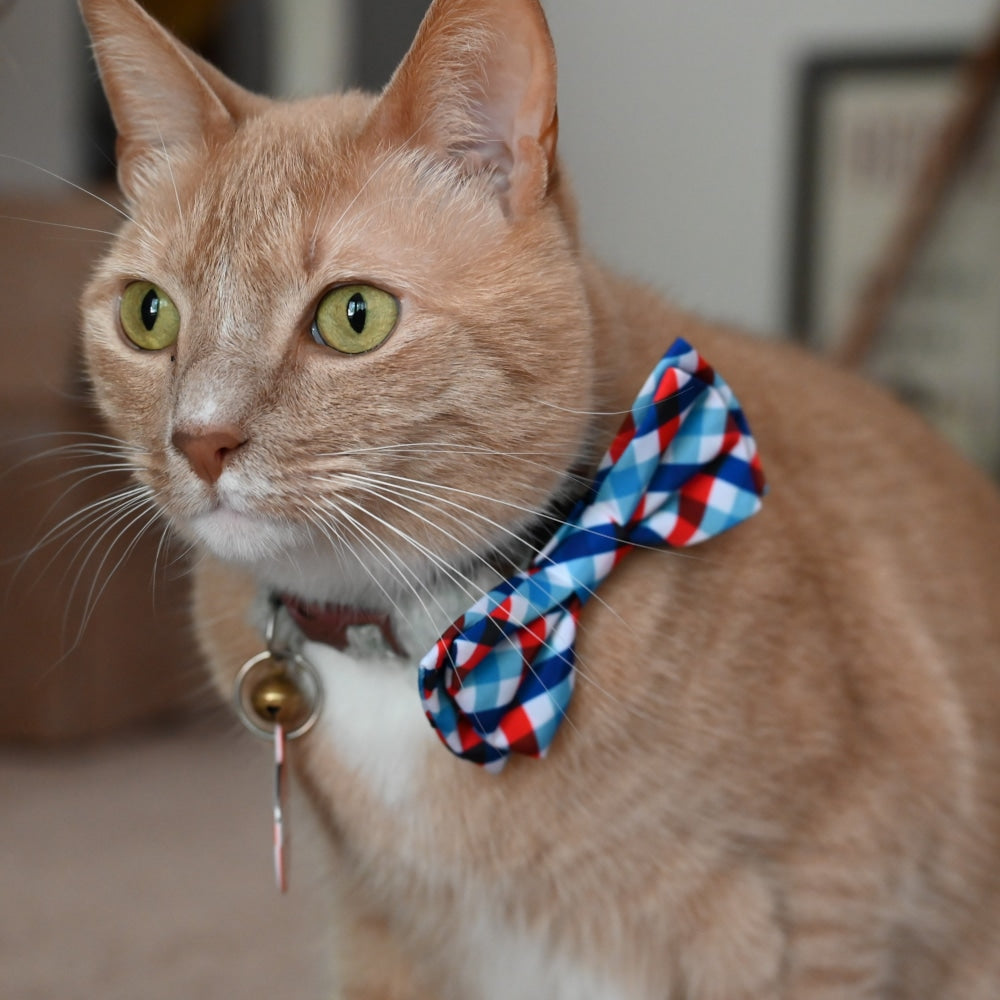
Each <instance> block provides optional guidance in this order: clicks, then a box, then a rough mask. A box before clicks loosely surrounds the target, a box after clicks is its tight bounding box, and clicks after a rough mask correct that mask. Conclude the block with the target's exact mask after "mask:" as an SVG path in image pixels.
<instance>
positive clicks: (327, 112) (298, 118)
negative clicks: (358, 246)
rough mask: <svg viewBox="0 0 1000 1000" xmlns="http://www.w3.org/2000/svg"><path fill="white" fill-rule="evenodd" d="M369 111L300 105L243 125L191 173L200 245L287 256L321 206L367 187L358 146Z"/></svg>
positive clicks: (345, 105) (360, 104)
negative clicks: (274, 250) (269, 249)
mask: <svg viewBox="0 0 1000 1000" xmlns="http://www.w3.org/2000/svg"><path fill="white" fill-rule="evenodd" d="M359 96H360V95H359ZM369 103H370V102H369V100H368V99H362V100H354V101H347V102H344V101H343V100H332V99H325V100H316V101H307V102H300V103H299V104H297V105H290V106H276V107H275V109H274V110H273V111H272V112H271V113H270V114H268V115H265V116H261V117H260V118H255V119H251V120H250V121H247V122H245V123H243V124H242V125H241V127H240V128H239V130H238V131H237V133H236V134H235V135H234V136H233V137H232V139H231V140H229V141H228V142H227V143H225V144H224V145H223V146H222V147H220V148H219V149H217V150H216V151H215V152H214V155H212V156H211V157H210V158H209V160H208V161H207V163H206V164H204V165H196V167H195V177H194V190H193V192H192V194H193V198H192V206H191V220H190V221H191V222H193V223H195V224H196V226H197V228H198V230H199V232H198V233H197V237H198V238H199V239H198V240H197V242H206V241H207V242H208V243H211V244H215V245H219V246H222V245H228V247H229V250H230V252H232V251H234V250H238V249H239V248H240V247H241V246H242V245H243V244H246V243H247V242H250V243H252V244H256V245H257V246H258V247H261V246H263V247H266V246H268V245H270V244H275V245H277V244H280V245H282V246H284V247H285V248H286V249H287V248H288V246H289V244H290V242H291V241H292V240H293V238H294V236H295V234H296V232H297V231H298V230H300V229H301V228H302V227H303V226H309V225H311V224H313V223H314V221H315V218H316V216H317V213H318V212H320V211H321V210H322V209H323V206H324V204H326V203H328V202H329V201H330V200H331V199H336V197H337V195H338V192H341V191H345V192H346V191H350V190H352V189H356V188H357V186H358V185H360V184H361V183H364V177H363V171H362V170H361V164H360V163H359V160H360V159H361V158H362V157H361V156H360V155H359V149H358V145H359V137H360V134H361V132H362V130H363V125H364V120H365V117H366V113H367V108H368V106H369ZM192 235H195V234H192Z"/></svg>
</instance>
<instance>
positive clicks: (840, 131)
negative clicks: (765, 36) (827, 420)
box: [786, 45, 1000, 474]
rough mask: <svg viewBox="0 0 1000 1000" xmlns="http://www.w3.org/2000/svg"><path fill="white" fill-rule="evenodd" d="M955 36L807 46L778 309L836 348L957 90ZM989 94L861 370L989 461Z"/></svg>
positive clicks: (997, 379)
mask: <svg viewBox="0 0 1000 1000" xmlns="http://www.w3.org/2000/svg"><path fill="white" fill-rule="evenodd" d="M962 57H963V50H962V48H961V47H959V46H957V45H953V46H940V47H935V48H933V49H895V50H884V51H871V50H869V51H863V52H847V53H845V52H834V53H817V54H815V55H814V56H812V57H811V58H809V59H808V60H807V61H805V63H804V64H803V66H802V69H801V71H800V79H799V88H798V94H799V108H798V119H797V149H796V160H795V165H794V178H795V181H794V195H793V197H794V201H793V206H792V212H791V216H792V232H791V234H790V237H791V238H790V240H789V246H790V248H791V256H790V259H789V264H788V281H787V289H788V295H787V305H786V321H787V325H788V328H789V329H791V330H793V331H794V332H795V334H796V335H797V336H798V337H799V339H800V340H802V341H803V342H804V343H805V344H806V345H808V346H809V347H811V348H812V349H814V350H816V351H817V352H819V353H823V354H833V355H835V354H837V353H838V348H839V347H840V346H842V344H841V338H842V336H843V333H844V329H845V325H846V323H847V320H848V318H849V315H850V312H851V310H852V307H853V305H854V304H855V302H856V300H857V297H858V296H859V295H860V293H861V290H862V288H863V287H864V284H865V280H866V279H867V277H868V276H869V274H870V272H871V268H872V267H873V265H874V264H875V263H876V262H877V260H878V259H879V255H880V254H881V253H882V252H883V250H884V247H885V243H886V240H887V238H888V236H889V234H890V232H891V230H892V227H893V226H894V224H895V223H896V222H897V221H898V218H899V216H900V213H901V211H902V210H903V207H904V205H905V204H906V199H907V198H908V197H909V196H910V193H911V191H912V188H913V182H914V179H915V177H916V175H917V172H918V170H919V169H920V167H921V165H922V163H923V160H924V158H925V156H926V153H927V150H928V148H929V147H930V145H931V143H932V142H933V141H934V140H935V139H936V138H937V137H938V136H939V135H940V129H941V125H942V122H943V121H944V119H945V117H946V115H947V114H948V113H949V112H950V111H951V109H952V108H953V107H954V104H955V100H956V97H957V96H958V93H959V72H958V70H959V67H960V65H961V61H962ZM994 232H995V233H997V234H1000V102H997V104H996V106H994V107H993V108H992V110H991V112H990V115H989V118H988V121H987V125H986V128H985V129H984V130H983V133H982V135H981V136H980V140H979V142H978V143H977V145H976V147H975V148H974V150H973V152H972V154H971V156H970V157H969V159H968V161H967V162H966V163H965V164H963V166H962V168H961V170H960V171H959V173H958V174H957V176H956V178H955V180H954V183H953V184H952V185H951V187H950V188H949V190H948V192H947V196H946V198H945V200H944V202H943V203H942V205H941V209H940V211H939V213H938V215H937V217H936V218H935V221H934V223H933V225H932V227H931V229H930V230H929V232H928V233H927V235H926V238H925V240H924V241H923V243H922V244H921V246H920V247H919V249H918V251H917V254H916V256H915V258H914V260H913V262H912V265H911V267H910V269H909V271H908V274H907V279H906V281H905V282H904V284H903V287H902V288H901V289H900V291H899V294H898V296H897V298H896V300H895V301H894V303H893V306H892V309H891V311H890V314H889V316H888V318H887V322H886V323H885V326H884V328H883V329H882V330H881V332H880V333H879V336H878V338H877V340H876V342H875V344H874V345H873V348H872V350H871V351H870V352H869V354H868V356H867V357H866V358H865V360H864V362H863V371H864V372H865V374H867V375H870V376H871V377H873V378H875V379H876V380H878V381H880V382H882V383H884V384H885V385H887V386H888V387H889V388H890V389H891V390H892V391H894V392H895V393H896V394H897V395H898V396H899V397H901V398H902V399H903V400H904V401H905V402H907V403H909V404H910V405H912V406H913V407H914V408H916V409H917V410H919V411H920V412H921V413H923V414H924V416H925V417H926V418H927V419H928V420H930V422H932V423H933V424H935V425H936V426H937V427H938V429H939V430H941V431H942V432H943V433H944V434H945V435H946V436H948V437H950V438H951V439H952V440H953V442H954V443H955V444H956V445H957V446H958V447H959V448H960V449H962V450H963V451H965V452H966V454H967V455H968V456H969V457H970V458H972V459H973V460H974V461H976V462H977V463H979V464H980V465H982V466H983V467H984V468H986V469H987V470H988V471H989V472H991V473H993V474H998V473H1000V280H997V277H996V276H997V275H1000V235H998V237H997V238H996V239H994V238H993V237H992V235H991V234H992V233H994Z"/></svg>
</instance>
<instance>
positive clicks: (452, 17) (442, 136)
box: [373, 0, 558, 217]
mask: <svg viewBox="0 0 1000 1000" xmlns="http://www.w3.org/2000/svg"><path fill="white" fill-rule="evenodd" d="M373 124H374V126H375V127H376V128H377V129H379V130H380V131H382V132H383V134H386V135H387V136H388V137H389V139H390V141H394V142H397V143H401V142H406V143H410V144H416V145H421V146H424V147H425V148H426V147H430V148H432V149H434V150H435V151H437V152H440V153H442V154H445V155H448V156H452V157H458V158H460V159H461V160H462V161H463V162H464V164H465V165H466V167H467V168H468V169H470V170H474V171H479V170H487V171H489V172H490V173H491V175H492V176H493V178H494V179H495V182H496V188H497V191H498V194H499V196H500V197H501V198H502V200H503V203H504V205H505V207H506V208H507V210H508V211H509V212H510V213H511V214H512V215H513V216H515V217H516V216H519V215H523V214H526V213H529V212H531V211H533V210H535V209H536V208H537V207H538V206H539V205H540V204H541V203H542V202H543V201H544V199H545V196H546V194H547V193H548V190H549V185H550V183H551V181H552V178H553V176H554V171H555V153H556V137H557V134H558V118H557V115H556V58H555V50H554V48H553V45H552V38H551V36H550V34H549V29H548V25H547V23H546V20H545V15H544V13H543V12H542V8H541V6H540V4H539V3H538V0H434V3H433V4H432V5H431V7H430V10H429V11H428V12H427V15H426V17H425V18H424V21H423V23H422V24H421V26H420V30H419V32H418V33H417V37H416V39H415V40H414V42H413V45H412V46H411V48H410V51H409V52H408V53H407V55H406V57H405V58H404V60H403V62H402V64H401V65H400V67H399V69H398V70H397V71H396V73H395V75H394V76H393V78H392V80H391V81H390V82H389V85H388V86H387V88H386V90H385V93H384V94H383V96H382V99H381V102H380V104H379V106H378V108H377V109H376V112H375V116H374V118H373Z"/></svg>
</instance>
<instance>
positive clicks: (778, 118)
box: [0, 0, 1000, 998]
mask: <svg viewBox="0 0 1000 1000" xmlns="http://www.w3.org/2000/svg"><path fill="white" fill-rule="evenodd" d="M543 2H544V6H545V9H546V11H547V14H548V16H549V20H550V24H551V28H552V31H553V35H554V37H555V41H556V47H557V51H558V54H559V72H560V98H559V103H560V129H561V132H560V135H561V139H560V141H561V149H562V154H563V157H564V160H565V162H566V164H567V166H568V169H569V173H570V176H571V178H572V180H573V183H574V186H575V188H576V191H577V195H578V197H579V200H580V203H581V206H582V218H583V224H584V232H585V235H586V238H587V240H588V242H589V243H590V245H591V246H592V247H593V248H594V249H595V250H597V251H598V252H599V253H600V254H601V255H602V256H603V257H604V258H605V259H606V260H608V261H609V262H611V263H613V264H615V265H617V266H618V267H619V268H621V269H623V270H625V271H627V272H629V273H631V274H632V275H635V276H637V277H640V278H642V279H645V280H647V281H649V282H651V283H652V284H654V285H655V286H657V287H659V288H660V289H661V290H663V291H664V292H666V293H668V294H669V295H671V296H672V297H674V298H675V299H676V300H678V301H679V302H680V303H681V304H683V305H685V306H688V307H691V308H692V309H695V310H697V311H699V312H701V313H704V314H706V315H708V316H710V317H712V318H716V319H722V320H726V321H731V322H734V323H737V324H739V325H742V326H745V327H748V328H749V329H751V330H752V331H754V332H755V333H758V334H760V335H765V336H795V337H797V338H799V339H801V340H802V341H803V342H804V343H806V344H807V346H809V347H811V348H812V349H815V350H817V351H821V352H824V353H828V354H831V355H833V356H835V357H838V358H839V359H840V360H841V361H845V362H847V363H850V364H853V365H856V366H857V367H859V368H861V369H862V370H863V371H864V372H865V373H866V374H868V375H870V376H871V377H873V378H877V379H880V380H881V381H883V382H884V383H886V384H887V385H888V386H889V387H890V389H892V390H893V391H895V392H897V393H898V394H899V395H900V396H902V397H903V398H904V399H905V400H906V401H908V402H910V403H912V404H913V405H914V406H916V407H917V408H918V409H920V410H921V411H922V412H924V414H925V415H926V416H927V417H928V418H929V419H931V420H933V421H934V422H935V423H937V424H938V425H939V427H940V428H941V429H942V431H943V432H944V433H946V434H948V435H949V436H951V437H952V439H953V440H954V441H955V443H956V444H957V445H958V446H959V447H960V448H963V449H964V450H965V451H966V453H967V454H968V455H969V457H970V458H971V459H972V460H973V461H975V462H977V463H979V464H980V465H981V466H982V467H983V468H984V469H985V470H986V471H987V472H989V473H991V474H996V473H997V472H1000V282H998V281H997V280H996V275H997V274H998V273H1000V272H998V267H1000V129H998V127H997V118H998V116H997V114H996V113H995V107H994V105H995V102H994V101H993V96H994V90H995V87H994V84H995V82H996V79H997V77H998V76H1000V69H998V66H1000V62H998V59H997V58H996V57H997V51H996V35H995V32H996V30H997V15H998V13H1000V11H998V5H997V2H996V0H947V2H942V0H844V2H841V3H830V2H829V0H794V2H791V0H705V2H702V3H690V2H686V0H617V2H615V3H608V2H607V0H543ZM146 6H147V7H148V8H149V9H150V10H151V12H153V13H154V14H155V15H156V16H157V17H158V18H160V19H161V20H163V21H164V22H165V23H167V24H168V25H169V26H171V27H172V28H173V29H174V30H176V31H177V32H178V33H179V34H181V35H182V36H183V37H184V38H185V39H186V40H187V41H188V42H189V43H190V44H192V45H194V46H195V47H197V48H198V49H200V50H201V51H202V52H204V53H205V54H206V55H207V56H208V57H209V58H211V59H212V60H213V61H215V62H216V63H217V64H218V65H219V66H221V67H222V68H223V69H224V70H225V71H226V72H227V73H229V74H230V75H232V76H233V77H234V78H236V79H237V80H238V81H240V82H241V83H243V84H244V85H246V86H248V87H250V88H252V89H255V90H259V91H265V92H269V93H273V94H275V95H278V96H288V97H291V96H301V95H306V94H312V93H317V92H324V91H327V90H330V89H337V88H342V87H346V86H363V87H366V88H370V89H378V88H380V87H381V86H382V85H383V84H384V83H385V82H386V81H387V79H388V77H389V75H390V74H391V72H392V70H393V68H394V67H395V65H396V64H397V62H398V61H399V59H400V58H401V56H402V55H403V53H404V52H405V50H406V48H407V46H408V44H409V42H410V40H411V39H412V36H413V33H414V32H415V30H416V27H417V25H418V23H419V21H420V18H421V16H422V15H423V13H424V10H425V9H426V6H427V4H426V3H425V2H423V0H216V2H210V0H187V2H186V0H148V2H147V3H146ZM977 52H978V53H979V54H980V57H981V58H980V59H979V61H978V62H976V63H974V64H969V63H967V62H966V61H965V60H966V59H967V57H968V54H969V53H977ZM946 128H947V129H948V131H943V130H945V129H946ZM942 136H945V139H946V141H941V137H942ZM113 144H114V137H113V133H112V130H111V127H110V122H109V119H108V115H107V112H106V110H105V108H104V103H103V98H102V97H101V94H100V90H99V87H98V84H97V77H96V72H95V70H94V67H93V65H92V63H91V61H90V57H89V51H88V47H87V41H86V38H85V35H84V33H83V30H82V27H81V25H80V22H79V16H78V13H77V10H76V5H75V3H73V2H72V0H0V337H2V338H3V357H4V363H3V364H2V365H0V446H2V448H3V451H2V453H0V462H2V464H3V472H4V476H3V478H2V479H0V560H2V561H0V589H2V590H3V592H4V593H0V629H2V634H3V635H4V638H5V642H6V648H7V651H8V652H7V657H6V658H5V662H4V663H3V664H2V665H0V686H2V689H3V690H4V692H5V695H6V697H5V702H4V703H5V706H6V707H7V709H8V711H7V712H6V713H5V715H4V717H3V719H2V720H0V789H2V790H3V794H2V796H0V829H3V831H4V835H3V839H2V841H0V844H2V846H0V886H2V887H3V888H2V889H0V968H2V969H3V970H4V977H5V986H4V987H3V988H2V989H0V992H3V994H4V996H11V997H14V998H21V997H39V998H43V997H44V998H50V997H60V998H69V997H93V996H101V997H102V998H114V997H123V998H125V997H135V996H140V995H141V996H143V997H147V998H155V997H160V996H163V997H168V996H169V997H175V996H190V997H216V996H218V997H225V996H233V995H245V996H251V997H253V996H263V995H265V993H267V992H272V993H273V992H275V991H277V992H278V993H279V995H281V996H283V997H286V998H295V997H299V996H302V997H311V996H317V995H319V994H318V992H317V991H318V990H319V985H318V984H319V983H320V982H321V980H322V978H323V973H322V965H323V962H322V953H323V945H322V934H321V930H322V923H323V921H322V917H321V913H322V900H321V899H319V898H318V897H317V896H316V894H315V893H311V892H310V888H311V884H312V882H313V881H314V879H313V878H312V877H311V873H312V872H313V870H314V866H315V865H321V864H322V858H321V857H320V855H321V848H319V846H318V845H317V844H316V843H313V841H312V838H311V836H310V834H309V833H308V832H305V833H303V834H301V835H300V838H299V841H298V848H299V851H300V852H301V854H302V855H304V856H305V857H304V859H303V863H302V864H300V865H299V866H298V867H297V868H295V869H293V885H294V890H293V896H292V897H291V898H289V899H282V900H277V901H276V900H275V897H274V895H273V892H272V890H271V887H270V885H269V874H268V864H269V849H270V833H269V830H268V813H269V808H270V806H269V802H268V793H269V790H270V784H269V781H270V778H269V774H268V772H267V753H266V748H265V747H262V746H260V745H259V744H258V743H256V742H255V741H253V740H252V739H251V738H250V737H247V736H245V735H243V734H242V733H239V732H237V730H236V727H235V724H233V723H232V722H231V720H230V719H229V717H228V715H225V714H215V710H214V706H215V704H216V702H215V699H214V696H213V695H211V694H210V693H209V692H208V691H207V687H206V685H205V682H204V679H203V677H202V675H201V673H200V669H199V667H198V665H197V663H196V657H195V654H194V651H193V649H192V646H191V642H190V637H189V635H188V633H187V627H186V624H185V622H186V611H185V603H186V591H185V585H184V579H183V566H182V565H178V564H176V563H172V562H171V561H170V559H169V558H168V559H161V563H162V564H165V568H161V570H160V571H158V572H157V574H156V575H155V580H156V583H155V587H151V585H150V580H151V578H153V574H152V570H151V565H152V562H153V559H154V555H155V552H156V549H157V544H158V539H159V535H158V529H157V530H156V531H152V532H150V534H151V536H152V537H147V538H145V539H143V540H141V541H140V543H139V544H138V546H137V547H136V548H135V550H134V551H132V552H126V549H128V547H129V539H128V538H125V539H119V538H118V537H117V535H116V533H115V532H111V533H110V534H108V535H104V536H102V535H100V534H99V533H93V532H92V531H91V529H90V528H89V527H88V526H87V523H86V522H85V521H76V520H68V521H66V522H63V521H62V519H63V518H69V519H72V518H73V517H74V514H75V512H77V511H79V510H80V509H82V508H83V507H85V506H86V505H87V504H90V503H99V502H100V500H101V497H103V496H106V495H107V493H108V491H109V490H110V489H113V488H115V487H116V486H120V485H121V484H120V483H119V482H118V481H116V480H115V479H114V474H113V473H111V474H108V475H105V473H104V472H102V473H101V475H100V476H98V477H97V478H96V479H94V480H91V481H89V482H88V481H83V482H81V481H80V477H79V475H78V474H76V473H74V471H73V470H74V469H77V468H78V467H79V466H80V464H81V458H82V456H81V455H80V454H78V453H74V452H73V451H72V444H71V442H73V441H76V440H80V438H79V435H81V434H95V433H100V425H99V424H98V423H97V422H96V421H95V419H94V417H93V415H92V414H90V413H89V411H88V410H87V408H86V406H85V405H83V404H82V403H81V400H82V398H83V396H84V395H85V393H84V392H83V390H82V388H81V385H80V381H79V377H78V373H77V368H76V360H75V349H74V331H75V326H76V296H77V292H78V289H79V287H80V285H81V283H82V282H83V280H84V278H85V275H86V272H87V269H88V267H89V266H90V262H91V261H92V259H93V257H94V256H95V255H96V254H97V253H98V252H99V251H100V247H101V243H102V241H103V240H104V238H105V237H104V236H103V235H102V234H101V233H100V232H93V231H92V230H102V229H106V228H108V227H109V226H111V225H113V221H114V216H113V213H112V212H111V210H110V209H108V208H107V206H105V205H103V204H102V203H101V202H99V201H97V200H95V199H92V198H89V197H88V196H87V195H85V194H84V193H82V192H81V190H80V188H83V189H86V190H88V191H94V192H97V193H99V194H100V195H101V196H102V197H106V198H108V199H111V200H113V198H114V195H113V164H112V156H113ZM959 154H961V155H959ZM928 206H930V209H932V210H928V209H927V207H928ZM67 227H83V228H82V230H81V229H72V228H67ZM875 278H885V279H886V280H884V281H881V280H874V279H875ZM883 287H886V288H889V290H890V292H891V295H888V296H883V299H884V301H882V302H881V303H880V302H879V301H877V300H878V296H877V295H875V296H874V297H873V296H870V295H869V296H866V290H867V291H871V290H872V289H873V288H874V289H875V290H876V291H878V289H879V288H883ZM72 435H76V436H75V437H74V436H72ZM67 443H70V445H71V446H70V450H66V449H65V448H64V449H63V450H61V451H54V450H53V449H56V448H59V447H60V446H62V445H65V444H67ZM49 451H53V453H52V454H50V455H49V456H48V457H47V458H45V459H43V460H41V461H39V460H36V459H34V458H33V457H32V456H36V455H37V454H38V453H39V452H49ZM89 461H92V462H100V461H101V459H100V458H95V457H93V456H91V458H90V459H89ZM60 523H64V524H65V531H64V533H63V534H61V535H59V536H58V537H56V538H55V540H54V544H49V545H47V546H46V547H45V548H44V549H43V550H42V551H41V552H40V553H36V554H34V555H32V556H30V557H29V558H27V559H22V558H20V557H21V555H23V554H24V553H25V552H27V551H29V550H30V549H31V547H32V545H33V544H34V543H35V542H36V541H37V540H38V539H39V538H40V537H42V536H43V535H44V534H45V531H46V530H50V529H52V528H53V526H58V525H59V524H60ZM56 530H58V528H56ZM75 532H78V533H76V534H74V533H75ZM126 555H127V556H128V558H125V556H126ZM119 561H121V563H122V564H121V566H118V563H119ZM112 570H113V572H112ZM92 579H98V580H99V582H100V587H104V586H105V585H106V590H105V591H104V592H103V594H101V595H98V594H97V593H96V592H93V593H92V592H90V580H92ZM81 581H84V582H83V583H82V584H81ZM98 596H99V597H100V599H99V600H98V599H97V597H98ZM84 626H85V627H84ZM11 706H13V710H12V709H11ZM299 812H300V813H301V814H302V820H303V825H304V826H305V827H306V828H307V829H308V818H307V817H306V816H305V815H304V813H305V808H304V806H300V807H299ZM11 977H13V978H11ZM137 984H141V988H140V987H139V985H137Z"/></svg>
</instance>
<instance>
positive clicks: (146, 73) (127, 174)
mask: <svg viewBox="0 0 1000 1000" xmlns="http://www.w3.org/2000/svg"><path fill="white" fill-rule="evenodd" d="M80 10H81V12H82V14H83V19H84V22H85V23H86V25H87V30H88V31H89V33H90V37H91V40H92V41H93V44H94V56H95V59H96V60H97V67H98V70H99V72H100V75H101V83H102V84H103V86H104V92H105V94H106V95H107V98H108V104H109V105H110V107H111V115H112V117H113V118H114V122H115V127H116V128H117V130H118V145H117V157H118V183H119V185H120V187H121V189H122V191H123V192H124V194H125V195H126V197H128V198H135V197H136V196H137V195H138V194H139V192H140V191H141V190H142V188H143V187H144V185H145V184H146V183H147V182H148V181H149V180H151V179H156V178H159V177H160V176H162V175H163V174H164V173H165V172H166V171H167V170H168V169H169V167H170V164H171V162H173V161H174V159H175V158H177V159H182V158H183V157H184V156H185V155H186V154H189V153H190V152H193V151H197V150H199V149H202V148H204V145H205V144H206V142H211V141H212V139H214V138H224V137H225V136H228V135H231V134H232V132H233V129H234V128H235V124H236V121H237V120H238V118H239V117H241V116H242V115H244V114H247V113H249V112H250V111H252V109H253V107H254V106H255V105H256V104H257V103H259V102H261V101H262V100H263V99H262V98H258V97H255V96H254V95H252V94H250V93H248V92H247V91H244V90H243V89H242V88H241V87H239V86H237V85H236V84H235V83H233V82H232V81H230V80H228V79H227V78H226V77H225V76H223V75H222V74H221V73H220V72H219V71H218V70H216V69H215V68H214V67H212V66H210V65H209V64H208V63H206V62H205V61H204V60H202V59H201V58H200V57H199V56H197V55H196V54H195V53H194V52H192V51H191V50H190V49H188V48H186V47H185V46H184V45H182V44H181V43H180V42H179V41H177V39H176V38H174V37H173V36H172V35H171V34H170V33H169V32H168V31H167V30H166V29H165V28H163V27H162V26H161V25H160V24H159V23H158V22H157V21H155V20H154V19H153V18H152V17H150V15H149V14H147V13H146V12H145V11H144V10H143V9H142V8H141V7H140V6H139V5H138V4H137V3H135V0H80Z"/></svg>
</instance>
